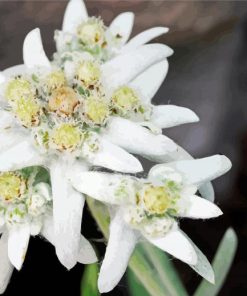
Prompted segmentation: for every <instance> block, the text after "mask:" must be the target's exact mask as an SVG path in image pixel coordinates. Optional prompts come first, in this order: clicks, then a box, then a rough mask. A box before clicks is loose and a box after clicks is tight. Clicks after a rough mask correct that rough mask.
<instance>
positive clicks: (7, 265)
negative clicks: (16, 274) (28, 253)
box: [0, 232, 14, 294]
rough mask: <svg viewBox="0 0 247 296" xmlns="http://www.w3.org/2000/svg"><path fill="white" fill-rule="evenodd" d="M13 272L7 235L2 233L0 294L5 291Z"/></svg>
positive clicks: (0, 240)
mask: <svg viewBox="0 0 247 296" xmlns="http://www.w3.org/2000/svg"><path fill="white" fill-rule="evenodd" d="M13 270H14V266H13V265H12V264H11V262H10V260H9V256H8V233H7V232H4V233H3V235H2V236H1V238H0V294H3V293H4V291H5V290H6V288H7V286H8V283H9V281H10V278H11V275H12V273H13Z"/></svg>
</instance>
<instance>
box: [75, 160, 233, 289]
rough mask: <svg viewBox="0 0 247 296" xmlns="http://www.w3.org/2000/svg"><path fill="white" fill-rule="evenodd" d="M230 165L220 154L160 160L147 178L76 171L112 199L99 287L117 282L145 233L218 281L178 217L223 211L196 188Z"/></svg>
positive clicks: (81, 182) (100, 196)
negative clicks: (108, 235)
mask: <svg viewBox="0 0 247 296" xmlns="http://www.w3.org/2000/svg"><path fill="white" fill-rule="evenodd" d="M230 168H231V162H230V160H229V159H228V158H227V157H225V156H222V155H215V156H211V157H206V158H203V159H197V160H183V161H176V162H170V163H166V164H159V165H156V166H154V167H153V168H152V169H151V170H150V172H149V174H148V177H147V179H138V178H135V177H132V176H127V175H118V174H110V173H102V172H84V173H81V172H79V171H74V172H73V174H72V177H71V181H72V184H73V186H74V187H75V188H76V189H77V190H78V191H80V192H82V193H84V194H86V195H88V196H90V197H93V198H95V199H97V200H99V201H102V202H104V203H106V204H108V205H109V209H110V213H111V223H110V237H109V241H108V245H107V249H106V254H105V258H104V260H103V263H102V267H101V271H100V274H99V280H98V286H99V290H100V292H102V293H104V292H108V291H110V290H112V289H113V288H114V287H115V286H116V285H117V284H118V282H119V280H120V279H121V277H122V276H123V274H124V272H125V270H126V267H127V265H128V261H129V259H130V256H131V254H132V252H133V250H134V248H135V245H136V244H137V242H138V241H139V240H142V239H144V238H145V239H146V240H148V241H149V242H150V243H151V244H153V245H155V246H157V247H158V248H160V249H162V250H163V251H165V252H167V253H169V254H171V255H172V256H174V257H176V258H178V259H180V260H182V261H183V262H185V263H187V264H189V265H190V266H191V267H192V268H193V269H195V271H197V272H198V273H199V274H200V275H201V276H203V277H205V278H206V279H207V280H208V281H210V282H214V274H213V270H212V268H211V266H210V264H209V262H208V261H207V259H206V258H205V256H204V255H203V254H202V253H201V251H200V250H199V249H198V248H197V247H196V246H195V245H194V244H193V243H192V242H191V241H190V240H189V239H188V238H187V236H186V235H185V234H184V233H183V232H182V231H181V230H180V228H179V223H178V222H179V219H180V218H192V219H208V218H214V217H217V216H219V215H221V214H222V212H221V210H220V209H219V208H218V207H217V206H216V205H215V204H213V203H211V202H210V201H208V200H206V199H203V198H201V197H199V196H198V195H196V192H197V190H198V188H199V186H200V185H201V184H202V183H204V182H208V181H211V180H213V179H215V178H217V177H219V176H221V175H222V174H224V173H226V172H227V171H228V170H229V169H230Z"/></svg>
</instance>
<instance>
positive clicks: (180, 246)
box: [146, 229, 197, 265]
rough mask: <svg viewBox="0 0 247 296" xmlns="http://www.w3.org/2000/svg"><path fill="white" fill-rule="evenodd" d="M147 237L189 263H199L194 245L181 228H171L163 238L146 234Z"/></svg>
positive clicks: (162, 248) (164, 249) (154, 243)
mask: <svg viewBox="0 0 247 296" xmlns="http://www.w3.org/2000/svg"><path fill="white" fill-rule="evenodd" d="M146 239H147V240H148V241H149V242H151V243H152V244H153V245H155V246H156V247H158V248H160V249H161V250H163V251H165V252H167V253H169V254H170V255H172V256H174V257H176V258H177V259H179V260H181V261H183V262H185V263H187V264H193V265H195V264H196V263H197V255H196V252H195V250H194V248H193V246H192V245H191V243H190V242H189V240H188V239H187V238H186V237H185V236H184V234H183V233H182V232H181V231H180V230H179V229H175V230H171V231H170V232H168V233H167V234H166V235H165V236H164V237H161V238H150V237H148V236H146Z"/></svg>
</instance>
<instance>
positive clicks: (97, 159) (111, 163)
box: [91, 139, 143, 173]
mask: <svg viewBox="0 0 247 296" xmlns="http://www.w3.org/2000/svg"><path fill="white" fill-rule="evenodd" d="M99 145H100V147H99V151H97V152H95V153H94V155H93V157H92V159H91V163H92V164H93V165H97V166H102V167H104V168H108V169H110V170H113V171H118V172H123V173H138V172H141V171H142V170H143V168H142V165H141V163H140V161H139V160H138V159H137V158H135V157H134V156H133V155H131V154H130V153H128V152H126V151H125V150H124V149H122V148H120V147H118V146H117V145H114V144H112V143H111V142H109V141H107V140H104V139H101V140H100V144H99Z"/></svg>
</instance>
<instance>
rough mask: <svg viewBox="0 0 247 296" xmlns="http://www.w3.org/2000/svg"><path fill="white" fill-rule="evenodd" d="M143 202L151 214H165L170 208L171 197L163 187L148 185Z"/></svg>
mask: <svg viewBox="0 0 247 296" xmlns="http://www.w3.org/2000/svg"><path fill="white" fill-rule="evenodd" d="M143 201H144V204H145V207H146V209H147V210H148V212H150V213H151V214H164V213H165V212H166V210H167V209H168V208H169V206H170V195H169V192H168V190H167V189H166V188H165V187H163V186H153V185H148V186H147V187H146V189H145V190H144V193H143Z"/></svg>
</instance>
